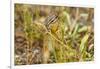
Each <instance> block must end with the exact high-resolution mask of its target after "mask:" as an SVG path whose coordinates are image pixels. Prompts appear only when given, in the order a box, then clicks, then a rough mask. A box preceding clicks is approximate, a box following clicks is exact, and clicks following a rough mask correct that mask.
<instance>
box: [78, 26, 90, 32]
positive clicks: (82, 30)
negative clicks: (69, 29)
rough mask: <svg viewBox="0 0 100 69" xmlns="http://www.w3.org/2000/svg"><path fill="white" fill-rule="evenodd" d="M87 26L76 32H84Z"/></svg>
mask: <svg viewBox="0 0 100 69" xmlns="http://www.w3.org/2000/svg"><path fill="white" fill-rule="evenodd" d="M87 29H88V28H87V26H84V27H82V28H80V29H79V30H78V32H84V31H87Z"/></svg>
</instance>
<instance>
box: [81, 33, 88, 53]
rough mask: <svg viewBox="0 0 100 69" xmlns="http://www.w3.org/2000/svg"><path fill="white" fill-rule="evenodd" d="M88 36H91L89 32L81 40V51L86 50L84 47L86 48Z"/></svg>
mask: <svg viewBox="0 0 100 69" xmlns="http://www.w3.org/2000/svg"><path fill="white" fill-rule="evenodd" d="M88 38H89V34H86V35H85V36H84V37H83V39H82V40H81V44H80V52H81V53H82V52H83V50H84V48H85V44H86V42H87V40H88Z"/></svg>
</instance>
